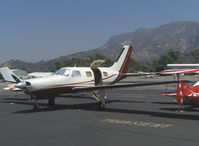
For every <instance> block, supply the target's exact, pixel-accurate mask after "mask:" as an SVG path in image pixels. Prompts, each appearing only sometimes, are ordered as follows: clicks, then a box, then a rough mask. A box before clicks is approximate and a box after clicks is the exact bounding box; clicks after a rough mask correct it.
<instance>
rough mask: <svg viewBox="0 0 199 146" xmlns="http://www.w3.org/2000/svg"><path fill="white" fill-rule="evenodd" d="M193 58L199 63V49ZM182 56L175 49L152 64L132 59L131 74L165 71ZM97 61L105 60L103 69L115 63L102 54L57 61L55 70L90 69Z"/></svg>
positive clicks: (194, 52)
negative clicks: (69, 68)
mask: <svg viewBox="0 0 199 146" xmlns="http://www.w3.org/2000/svg"><path fill="white" fill-rule="evenodd" d="M190 54H191V56H192V57H193V58H194V63H197V62H199V49H195V50H192V51H190ZM181 55H182V54H181V53H180V52H179V51H174V50H173V49H169V50H168V51H167V52H165V53H164V54H163V55H161V56H160V57H159V58H157V59H154V60H153V61H152V63H150V64H147V65H146V64H143V63H140V62H138V61H136V60H135V59H131V61H130V64H129V72H139V71H144V72H159V71H162V70H164V69H165V67H166V65H167V64H171V63H179V62H178V60H179V58H180V56H181ZM95 60H105V63H104V64H103V65H102V66H103V67H109V66H111V65H112V64H113V63H114V60H112V59H110V58H107V57H106V56H104V55H101V54H94V55H89V56H88V57H86V58H75V57H71V58H69V59H66V60H64V61H63V62H59V61H56V62H55V63H54V70H58V69H60V68H61V67H73V66H77V67H89V66H90V64H91V63H92V62H93V61H95Z"/></svg>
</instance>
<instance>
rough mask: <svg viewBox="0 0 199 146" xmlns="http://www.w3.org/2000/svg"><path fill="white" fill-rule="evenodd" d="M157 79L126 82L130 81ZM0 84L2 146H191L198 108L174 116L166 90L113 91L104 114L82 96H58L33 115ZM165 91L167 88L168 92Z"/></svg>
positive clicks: (198, 137) (28, 104)
mask: <svg viewBox="0 0 199 146" xmlns="http://www.w3.org/2000/svg"><path fill="white" fill-rule="evenodd" d="M146 80H147V81H152V80H153V81H159V80H165V78H157V79H144V78H142V79H140V78H133V79H126V80H125V81H124V82H133V81H138V82H140V81H146ZM195 80H196V79H195ZM3 87H4V85H3V84H2V83H0V145H2V146H23V145H28V146H63V145H64V146H133V145H136V146H146V145H151V146H154V145H157V146H168V145H169V146H177V145H180V146H187V145H189V146H196V145H198V144H199V134H198V131H199V108H198V107H187V108H186V110H185V111H179V110H178V108H179V105H178V104H177V103H176V102H175V98H173V97H166V96H161V95H160V94H159V93H160V91H161V90H163V89H164V88H165V85H161V86H160V85H159V86H150V87H149V86H148V87H136V88H125V89H114V90H112V91H107V96H108V97H109V99H108V101H107V104H106V108H105V110H103V111H99V110H98V109H97V104H96V102H95V101H94V100H93V99H91V98H90V97H89V96H88V95H87V94H86V95H76V96H74V95H73V96H71V95H62V96H60V97H59V98H56V105H55V106H49V105H48V104H47V100H40V101H39V104H40V108H41V110H40V112H32V107H33V101H32V100H30V99H29V97H28V96H27V95H24V94H21V93H18V95H17V96H16V95H15V93H11V92H9V91H3V89H2V88H3ZM173 87H174V86H173V85H170V87H169V88H173Z"/></svg>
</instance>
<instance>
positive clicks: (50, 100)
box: [48, 97, 55, 105]
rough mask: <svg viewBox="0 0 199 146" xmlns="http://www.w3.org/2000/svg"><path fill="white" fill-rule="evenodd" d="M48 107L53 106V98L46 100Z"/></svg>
mask: <svg viewBox="0 0 199 146" xmlns="http://www.w3.org/2000/svg"><path fill="white" fill-rule="evenodd" d="M48 105H55V98H54V97H53V98H49V99H48Z"/></svg>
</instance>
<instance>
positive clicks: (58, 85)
mask: <svg viewBox="0 0 199 146" xmlns="http://www.w3.org/2000/svg"><path fill="white" fill-rule="evenodd" d="M99 70H100V73H101V79H102V82H103V84H111V83H113V82H115V81H116V80H118V79H119V78H118V77H119V76H120V74H119V72H117V71H112V70H110V69H108V68H106V67H99ZM25 81H26V82H29V83H30V84H31V86H27V87H26V89H27V90H28V93H29V94H30V93H31V94H32V95H35V96H37V97H41V96H43V97H41V98H45V97H46V96H49V95H51V96H56V95H57V94H60V93H71V92H73V90H72V89H73V88H74V87H89V86H95V85H96V82H95V81H96V79H95V75H94V72H93V70H92V69H91V68H89V67H66V68H62V69H60V70H59V71H57V72H56V73H55V74H53V75H51V76H48V77H43V78H36V79H28V80H25ZM46 98H49V97H46Z"/></svg>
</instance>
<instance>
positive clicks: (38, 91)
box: [10, 45, 178, 111]
mask: <svg viewBox="0 0 199 146" xmlns="http://www.w3.org/2000/svg"><path fill="white" fill-rule="evenodd" d="M132 48H133V47H132V46H129V45H125V46H123V50H122V52H121V54H120V56H119V57H118V59H117V61H116V62H115V63H114V64H113V65H112V66H111V67H100V66H101V64H102V63H104V61H103V60H96V61H94V62H93V63H92V64H91V66H90V67H64V68H61V69H60V70H58V71H57V72H55V73H54V74H53V75H50V76H47V77H43V78H34V79H27V80H21V79H19V78H18V77H17V76H16V75H14V74H12V73H10V76H12V77H13V79H14V80H15V81H16V83H15V84H14V87H15V88H18V89H21V90H22V91H23V92H24V93H26V94H28V95H30V96H31V99H34V100H35V104H34V107H33V110H34V111H38V110H39V105H38V103H37V100H38V99H48V104H49V105H54V104H55V97H56V96H58V95H59V94H62V93H79V92H91V93H92V95H93V98H94V99H95V100H97V101H98V106H99V108H100V109H103V108H104V107H105V101H106V96H105V90H107V89H113V88H124V87H137V86H147V85H148V86H150V85H159V84H168V83H177V82H178V81H164V82H150V83H149V82H147V83H125V84H124V83H123V84H114V83H116V82H118V81H120V80H121V79H123V78H124V77H125V76H127V75H126V73H127V71H128V64H129V62H130V59H131V53H132ZM12 88H13V87H12ZM12 88H11V89H10V90H12Z"/></svg>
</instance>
